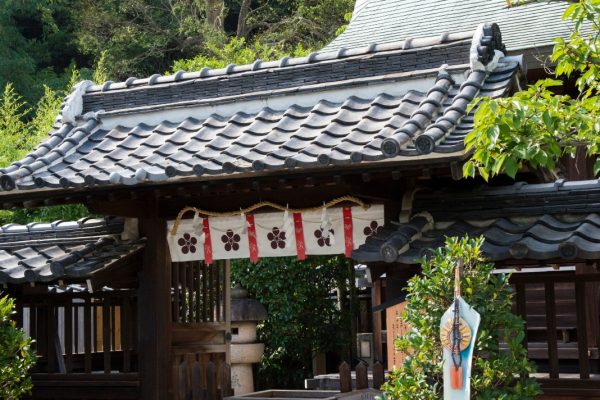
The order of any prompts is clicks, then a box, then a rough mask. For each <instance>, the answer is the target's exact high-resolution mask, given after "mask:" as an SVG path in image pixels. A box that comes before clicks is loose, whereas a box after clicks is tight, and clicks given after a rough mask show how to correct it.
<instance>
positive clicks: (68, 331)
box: [64, 302, 73, 373]
mask: <svg viewBox="0 0 600 400" xmlns="http://www.w3.org/2000/svg"><path fill="white" fill-rule="evenodd" d="M64 309H65V335H64V337H65V371H66V372H67V373H70V372H72V371H73V305H72V303H70V302H69V303H66V304H65V306H64Z"/></svg>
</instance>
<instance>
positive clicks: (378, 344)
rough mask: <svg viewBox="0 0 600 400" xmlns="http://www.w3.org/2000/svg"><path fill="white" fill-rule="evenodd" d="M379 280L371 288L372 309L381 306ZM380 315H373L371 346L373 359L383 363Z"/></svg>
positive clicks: (377, 313)
mask: <svg viewBox="0 0 600 400" xmlns="http://www.w3.org/2000/svg"><path fill="white" fill-rule="evenodd" d="M381 294H382V291H381V279H377V280H375V282H373V287H372V288H371V300H372V302H373V307H376V306H378V305H380V304H381ZM381 316H382V314H381V312H374V313H373V346H374V347H375V358H376V359H377V360H379V361H383V343H382V337H381V330H382V318H381Z"/></svg>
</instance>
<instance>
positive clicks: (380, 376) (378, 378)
mask: <svg viewBox="0 0 600 400" xmlns="http://www.w3.org/2000/svg"><path fill="white" fill-rule="evenodd" d="M383 382H385V373H384V370H383V364H382V363H380V362H379V361H375V363H374V364H373V389H377V390H379V388H381V385H383Z"/></svg>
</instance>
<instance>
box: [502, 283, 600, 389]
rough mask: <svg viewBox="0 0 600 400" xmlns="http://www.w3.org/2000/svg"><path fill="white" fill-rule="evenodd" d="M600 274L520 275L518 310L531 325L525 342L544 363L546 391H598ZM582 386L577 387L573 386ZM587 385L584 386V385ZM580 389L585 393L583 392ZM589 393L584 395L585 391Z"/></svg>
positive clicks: (531, 353)
mask: <svg viewBox="0 0 600 400" xmlns="http://www.w3.org/2000/svg"><path fill="white" fill-rule="evenodd" d="M599 282H600V273H589V272H587V273H586V272H583V273H570V272H556V273H526V274H525V273H524V274H514V275H513V276H512V277H511V283H512V284H513V285H514V288H515V304H514V309H515V312H516V313H517V314H518V315H520V316H521V317H522V318H523V319H524V320H525V323H526V326H525V328H526V332H527V334H526V335H525V338H524V345H525V346H526V347H527V348H528V352H529V358H530V359H532V360H534V361H535V362H536V363H537V364H538V370H539V372H540V374H538V378H540V382H541V384H542V387H543V388H544V392H545V393H552V391H553V390H555V389H558V390H560V388H563V387H579V386H580V384H579V383H574V382H573V380H574V379H577V380H578V381H579V382H582V381H590V382H589V384H586V385H585V387H587V388H588V389H590V390H591V391H593V392H595V393H596V394H597V392H598V390H599V389H600V380H597V381H596V380H592V378H595V377H598V375H594V374H593V371H595V372H596V373H598V372H599V370H598V369H599V368H600V365H599V362H600V355H599V351H598V345H599V343H598V340H599V338H598V333H599V332H598V330H599V322H598V319H599V315H598V313H599V307H598V300H599V297H598V295H599V291H598V287H599V286H598V283H599ZM572 385H576V386H572ZM581 388H583V386H582V387H581ZM578 393H579V392H578ZM582 395H584V394H582Z"/></svg>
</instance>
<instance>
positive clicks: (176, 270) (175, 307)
mask: <svg viewBox="0 0 600 400" xmlns="http://www.w3.org/2000/svg"><path fill="white" fill-rule="evenodd" d="M171 269H172V270H173V271H172V272H173V278H172V279H173V284H172V286H173V291H174V295H175V297H174V299H173V311H172V312H173V321H174V322H180V318H181V317H180V316H179V310H180V307H181V305H180V304H179V303H180V301H181V300H180V298H179V264H177V263H173V264H171Z"/></svg>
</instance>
